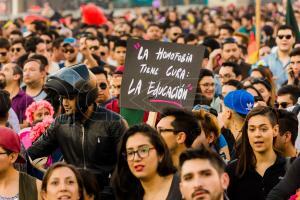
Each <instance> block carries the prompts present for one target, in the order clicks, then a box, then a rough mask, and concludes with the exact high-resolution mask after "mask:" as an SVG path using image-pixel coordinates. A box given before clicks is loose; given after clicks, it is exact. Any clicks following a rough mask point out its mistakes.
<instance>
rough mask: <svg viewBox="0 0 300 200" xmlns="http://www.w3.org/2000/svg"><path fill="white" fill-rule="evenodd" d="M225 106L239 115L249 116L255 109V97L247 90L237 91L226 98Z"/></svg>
mask: <svg viewBox="0 0 300 200" xmlns="http://www.w3.org/2000/svg"><path fill="white" fill-rule="evenodd" d="M224 104H225V106H227V107H228V108H230V109H232V110H233V111H235V112H236V113H238V114H242V115H247V114H248V113H249V112H250V110H252V108H253V105H254V97H253V96H252V95H251V94H250V93H249V92H247V91H246V90H235V91H231V92H229V93H228V94H227V95H226V96H225V98H224Z"/></svg>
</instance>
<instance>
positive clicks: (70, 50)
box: [63, 49, 75, 53]
mask: <svg viewBox="0 0 300 200" xmlns="http://www.w3.org/2000/svg"><path fill="white" fill-rule="evenodd" d="M63 52H64V53H68V52H70V53H74V52H75V50H74V49H64V50H63Z"/></svg>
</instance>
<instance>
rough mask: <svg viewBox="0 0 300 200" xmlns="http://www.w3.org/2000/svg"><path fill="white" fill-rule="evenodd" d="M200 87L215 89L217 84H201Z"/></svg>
mask: <svg viewBox="0 0 300 200" xmlns="http://www.w3.org/2000/svg"><path fill="white" fill-rule="evenodd" d="M200 85H201V86H203V87H206V88H208V87H215V83H204V84H200Z"/></svg>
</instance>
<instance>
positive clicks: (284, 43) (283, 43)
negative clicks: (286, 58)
mask: <svg viewBox="0 0 300 200" xmlns="http://www.w3.org/2000/svg"><path fill="white" fill-rule="evenodd" d="M294 43H295V37H294V36H293V34H292V31H291V30H289V29H283V30H279V31H278V33H277V37H276V44H277V46H278V49H279V50H280V51H283V52H287V51H290V50H291V49H292V48H293V44H294Z"/></svg>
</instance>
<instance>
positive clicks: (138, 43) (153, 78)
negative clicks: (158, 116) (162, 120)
mask: <svg viewBox="0 0 300 200" xmlns="http://www.w3.org/2000/svg"><path fill="white" fill-rule="evenodd" d="M203 55H204V47H203V46H202V45H198V46H190V45H182V44H176V43H167V42H158V41H149V40H148V41H146V40H137V39H129V40H128V42H127V52H126V61H125V71H124V75H123V79H122V87H121V97H120V98H121V99H120V106H121V107H124V108H133V109H141V110H147V111H156V112H159V111H161V110H162V109H163V108H164V107H166V106H173V107H184V108H187V109H192V107H193V103H194V98H195V93H196V89H197V82H198V76H199V72H200V67H201V63H202V59H203Z"/></svg>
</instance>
